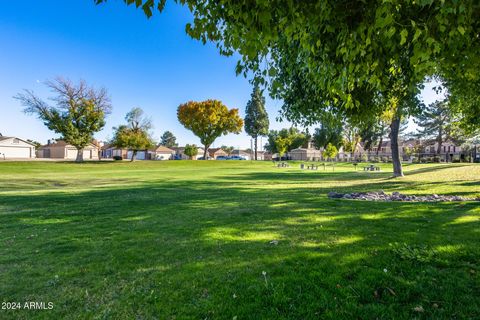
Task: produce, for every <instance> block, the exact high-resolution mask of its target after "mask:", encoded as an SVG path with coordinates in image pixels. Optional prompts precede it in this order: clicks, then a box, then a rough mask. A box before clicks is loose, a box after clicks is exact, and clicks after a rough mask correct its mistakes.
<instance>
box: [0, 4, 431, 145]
mask: <svg viewBox="0 0 480 320" xmlns="http://www.w3.org/2000/svg"><path fill="white" fill-rule="evenodd" d="M190 20H191V15H190V13H189V11H188V10H187V8H184V7H182V6H180V5H176V4H174V3H172V2H168V3H167V6H166V9H165V11H164V12H163V13H162V14H161V15H159V14H155V15H154V17H153V18H151V19H150V20H147V19H146V18H145V16H144V15H143V12H141V11H140V10H136V9H135V8H134V7H133V6H131V7H127V6H125V5H124V4H123V2H122V1H119V0H117V1H116V0H109V1H108V2H107V3H106V4H103V5H100V6H95V5H94V4H93V0H68V1H61V0H42V1H38V0H26V1H8V2H7V1H6V2H4V3H2V10H0V43H1V50H0V111H1V112H0V133H2V134H3V135H9V136H18V137H21V138H25V139H34V140H37V141H40V142H42V143H44V142H46V140H47V139H49V138H52V137H56V136H58V135H57V134H55V133H53V132H51V131H49V130H48V129H47V128H46V127H45V126H44V125H43V123H42V122H41V121H39V120H38V119H36V118H35V117H33V116H29V115H25V114H23V112H22V107H21V105H20V104H19V102H18V101H16V100H15V99H13V98H12V97H13V96H14V95H15V94H17V93H18V92H20V91H21V90H22V89H32V90H34V91H35V92H36V93H37V94H39V95H40V96H42V97H44V98H47V97H48V96H49V92H48V91H46V89H45V86H44V85H43V84H42V82H43V81H45V80H47V79H52V78H54V77H56V76H63V77H66V78H70V79H71V80H73V81H77V80H79V79H84V80H86V81H87V82H88V83H89V84H91V85H94V86H104V87H106V88H107V89H108V91H109V93H110V95H111V97H112V102H113V112H112V114H111V115H110V116H109V117H108V118H107V125H106V126H105V129H104V130H103V131H101V132H99V133H98V134H96V137H97V138H98V139H101V140H104V139H108V138H109V137H111V136H112V130H111V128H112V127H113V126H116V125H119V124H121V123H123V122H124V120H123V118H124V115H125V113H126V112H128V111H129V110H130V109H131V108H132V107H137V106H138V107H141V108H142V109H144V110H145V112H146V114H148V115H150V116H151V117H152V119H153V123H154V126H155V128H154V138H156V139H158V138H159V137H160V135H161V134H162V133H163V132H164V131H165V130H170V131H172V132H173V133H174V134H175V135H176V136H177V138H178V142H179V143H180V144H185V143H197V144H199V140H198V138H196V137H195V136H194V135H193V134H192V133H190V132H189V131H188V130H186V129H185V128H183V126H182V125H180V124H179V123H178V121H177V117H176V109H177V106H178V105H179V104H180V103H183V102H186V101H189V100H205V99H209V98H214V99H219V100H222V101H223V102H224V103H225V104H226V105H227V106H229V107H230V108H239V109H240V113H241V115H242V116H243V114H244V109H245V105H246V103H247V101H248V100H249V98H250V93H251V86H250V84H249V83H248V81H247V79H245V78H243V77H241V76H239V77H237V76H236V75H235V64H236V61H237V58H236V57H224V56H221V55H220V54H219V53H218V51H217V49H216V48H215V46H214V45H212V44H207V45H203V44H201V43H200V42H198V41H195V40H192V39H191V38H189V37H188V36H187V35H186V33H185V24H186V23H187V22H189V21H190ZM424 98H425V101H426V102H430V101H432V100H434V99H435V97H434V95H433V94H432V93H431V92H430V91H428V92H426V93H425V94H424ZM280 107H281V102H280V101H273V100H271V99H269V98H268V97H267V111H268V112H269V115H270V123H271V128H272V129H279V128H282V127H287V126H289V124H287V123H277V122H276V121H275V117H276V116H277V115H278V110H279V109H280ZM222 144H227V145H233V146H235V147H249V146H250V139H249V137H248V136H247V135H246V134H245V133H242V134H240V135H228V136H224V137H221V138H219V139H218V140H217V141H216V143H215V145H217V146H220V145H222Z"/></svg>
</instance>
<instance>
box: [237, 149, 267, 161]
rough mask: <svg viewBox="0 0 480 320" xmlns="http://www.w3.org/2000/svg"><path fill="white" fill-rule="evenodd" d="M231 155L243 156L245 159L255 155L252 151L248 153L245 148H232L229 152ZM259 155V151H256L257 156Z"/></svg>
mask: <svg viewBox="0 0 480 320" xmlns="http://www.w3.org/2000/svg"><path fill="white" fill-rule="evenodd" d="M231 155H232V156H239V157H243V158H245V159H246V160H250V157H255V155H254V154H253V151H252V153H250V152H249V151H245V150H239V149H236V150H233V151H232V153H231ZM259 155H260V153H259V152H258V151H257V157H258V156H259Z"/></svg>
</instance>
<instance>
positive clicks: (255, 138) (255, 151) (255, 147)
mask: <svg viewBox="0 0 480 320" xmlns="http://www.w3.org/2000/svg"><path fill="white" fill-rule="evenodd" d="M254 139H255V160H257V139H258V137H255V138H254Z"/></svg>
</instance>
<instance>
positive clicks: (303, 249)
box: [0, 172, 480, 319]
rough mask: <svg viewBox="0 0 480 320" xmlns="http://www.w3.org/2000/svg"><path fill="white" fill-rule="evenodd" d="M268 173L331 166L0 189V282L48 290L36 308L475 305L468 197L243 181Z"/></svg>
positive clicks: (135, 311)
mask: <svg viewBox="0 0 480 320" xmlns="http://www.w3.org/2000/svg"><path fill="white" fill-rule="evenodd" d="M279 179H282V180H283V181H285V179H294V180H296V181H297V183H302V182H306V183H308V182H309V181H312V180H314V179H315V180H317V179H325V180H329V179H330V180H335V179H338V176H337V175H336V174H334V173H332V174H324V175H313V174H304V173H292V172H282V173H271V174H267V173H250V174H238V175H236V176H231V177H229V179H228V181H227V180H225V181H224V180H222V179H216V180H215V183H209V182H202V181H158V182H155V183H143V184H138V185H136V186H123V187H117V188H99V189H93V190H90V191H87V192H77V193H74V194H72V193H68V192H64V193H62V192H55V193H51V194H48V193H43V194H38V195H34V196H32V195H22V194H18V195H15V194H11V195H1V196H0V203H1V204H2V215H1V216H2V224H1V225H0V232H1V233H0V234H1V241H2V243H3V252H2V255H1V257H0V271H1V272H2V276H3V280H2V284H1V285H0V289H1V290H0V291H1V292H2V293H3V294H4V295H5V296H6V297H9V299H12V300H16V299H19V300H21V299H25V298H26V297H31V298H35V299H38V300H39V301H54V303H55V305H56V308H54V309H53V310H49V311H45V312H44V313H42V314H39V318H41V317H45V318H46V317H50V318H51V317H63V316H66V315H73V317H77V318H78V317H83V318H89V317H104V318H115V319H122V318H154V317H157V318H202V319H204V318H226V319H228V318H229V319H232V318H233V317H235V316H237V317H238V318H239V319H241V318H249V319H251V318H258V319H299V318H303V319H311V318H331V319H351V318H377V317H378V318H385V317H388V318H391V317H396V318H400V319H401V318H405V319H407V318H413V317H418V316H420V317H425V318H451V317H453V318H475V317H478V316H480V302H479V301H478V299H476V297H478V296H479V295H480V285H479V278H478V273H479V272H480V270H479V268H478V266H477V262H478V259H479V258H480V254H479V249H478V248H479V246H478V244H479V241H478V239H479V235H480V234H479V228H480V223H479V220H478V214H479V212H478V206H477V205H475V204H468V203H467V204H463V203H437V204H420V203H372V202H359V201H342V200H330V199H328V198H326V196H325V194H326V193H327V192H328V191H329V190H330V189H331V187H325V188H315V189H313V188H281V189H265V188H255V187H252V185H250V184H249V183H248V181H251V180H253V181H256V183H264V182H266V183H268V184H271V185H275V184H276V183H277V182H278V180H279ZM379 179H380V180H381V181H382V178H379ZM358 180H362V179H358ZM232 181H233V182H232ZM372 185H373V186H375V187H377V184H376V183H373V184H372V183H371V182H368V181H367V182H365V183H364V184H358V185H355V186H348V187H341V186H338V187H336V190H337V191H339V192H346V191H350V190H352V188H355V189H357V188H358V189H362V188H369V187H371V186H372ZM380 185H381V183H380ZM389 185H390V186H391V187H390V188H395V187H399V186H402V187H409V186H412V184H410V182H408V183H406V182H401V181H399V182H398V184H393V186H392V182H391V181H389ZM327 190H328V191H327ZM273 240H276V241H278V243H276V244H275V242H273V243H271V241H273ZM396 242H399V243H406V244H407V249H406V250H405V252H403V251H399V250H397V249H396V248H397V246H398V245H397V244H395V243H396ZM390 244H392V246H391V245H390ZM424 246H426V247H424ZM409 250H411V251H412V252H414V253H413V254H410V253H409V252H410V251H409ZM415 250H417V251H415ZM472 270H473V271H474V272H473V273H472ZM419 305H420V306H422V308H423V310H424V311H423V312H422V313H421V314H419V313H418V312H416V311H414V308H415V307H418V306H419ZM11 314H12V315H13V313H11ZM18 314H19V313H17V315H18ZM20 314H24V315H25V316H27V313H20ZM7 315H10V313H7ZM28 316H31V314H28Z"/></svg>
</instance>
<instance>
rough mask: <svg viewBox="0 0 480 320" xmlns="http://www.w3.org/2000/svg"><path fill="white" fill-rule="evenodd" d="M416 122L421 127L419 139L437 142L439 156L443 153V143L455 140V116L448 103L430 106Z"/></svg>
mask: <svg viewBox="0 0 480 320" xmlns="http://www.w3.org/2000/svg"><path fill="white" fill-rule="evenodd" d="M414 121H415V123H416V124H417V125H418V127H419V129H418V133H417V134H416V136H417V137H419V138H422V139H426V140H427V142H437V144H438V145H437V150H436V153H437V155H438V154H440V153H441V149H442V144H443V142H445V141H447V140H449V139H452V140H453V139H454V124H453V121H454V120H453V115H452V112H451V111H450V108H449V107H448V103H447V102H446V101H435V102H433V103H431V104H429V105H428V106H427V107H425V109H424V110H423V112H422V113H421V114H419V115H418V116H417V117H416V118H415V119H414Z"/></svg>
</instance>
